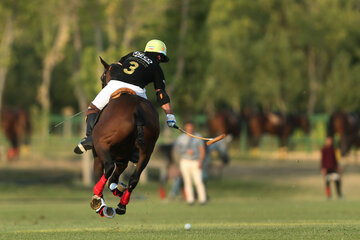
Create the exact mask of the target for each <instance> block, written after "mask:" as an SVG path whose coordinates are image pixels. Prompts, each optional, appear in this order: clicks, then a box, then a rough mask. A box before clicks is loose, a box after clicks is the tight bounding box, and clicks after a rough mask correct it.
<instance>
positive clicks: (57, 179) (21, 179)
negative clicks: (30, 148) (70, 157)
mask: <svg viewBox="0 0 360 240" xmlns="http://www.w3.org/2000/svg"><path fill="white" fill-rule="evenodd" d="M80 179H81V175H80V174H79V173H75V172H71V171H67V170H63V169H61V170H56V169H51V170H49V169H39V170H33V169H31V170H23V169H0V182H1V183H2V184H12V185H21V186H24V185H38V184H41V185H47V184H62V185H64V184H65V185H70V184H72V183H74V182H76V181H79V180H80Z"/></svg>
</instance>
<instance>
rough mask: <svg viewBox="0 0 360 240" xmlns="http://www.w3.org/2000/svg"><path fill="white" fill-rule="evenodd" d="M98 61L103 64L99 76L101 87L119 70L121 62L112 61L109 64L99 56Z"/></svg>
mask: <svg viewBox="0 0 360 240" xmlns="http://www.w3.org/2000/svg"><path fill="white" fill-rule="evenodd" d="M100 62H101V63H102V65H103V66H104V72H103V74H102V75H101V77H100V80H101V86H102V88H104V87H105V86H106V85H107V84H108V82H109V81H110V80H111V79H114V78H112V77H114V76H115V75H116V74H117V73H118V72H119V70H120V69H121V64H120V63H119V62H118V63H112V64H110V65H109V64H108V63H107V62H105V60H104V59H102V58H101V57H100ZM115 79H116V78H115Z"/></svg>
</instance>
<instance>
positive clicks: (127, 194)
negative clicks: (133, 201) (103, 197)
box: [120, 189, 131, 205]
mask: <svg viewBox="0 0 360 240" xmlns="http://www.w3.org/2000/svg"><path fill="white" fill-rule="evenodd" d="M130 194H131V193H130V192H129V191H128V190H127V189H126V191H125V192H124V194H123V195H122V196H121V199H120V203H121V204H122V205H127V204H128V203H129V201H130Z"/></svg>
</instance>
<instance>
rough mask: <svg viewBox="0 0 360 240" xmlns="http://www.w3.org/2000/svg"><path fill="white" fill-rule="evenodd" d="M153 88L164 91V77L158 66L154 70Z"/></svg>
mask: <svg viewBox="0 0 360 240" xmlns="http://www.w3.org/2000/svg"><path fill="white" fill-rule="evenodd" d="M154 88H155V89H161V90H165V76H164V73H163V71H162V69H161V68H160V66H157V67H156V68H155V72H154Z"/></svg>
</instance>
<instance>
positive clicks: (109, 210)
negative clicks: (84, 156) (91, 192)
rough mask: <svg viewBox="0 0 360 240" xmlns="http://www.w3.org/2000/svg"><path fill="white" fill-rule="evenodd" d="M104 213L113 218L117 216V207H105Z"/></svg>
mask: <svg viewBox="0 0 360 240" xmlns="http://www.w3.org/2000/svg"><path fill="white" fill-rule="evenodd" d="M103 213H104V216H105V217H107V218H113V217H114V216H115V209H114V208H112V207H105V208H104V211H103Z"/></svg>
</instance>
